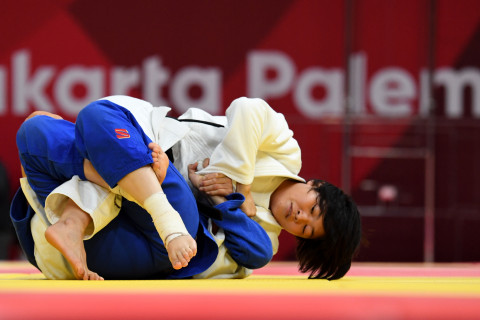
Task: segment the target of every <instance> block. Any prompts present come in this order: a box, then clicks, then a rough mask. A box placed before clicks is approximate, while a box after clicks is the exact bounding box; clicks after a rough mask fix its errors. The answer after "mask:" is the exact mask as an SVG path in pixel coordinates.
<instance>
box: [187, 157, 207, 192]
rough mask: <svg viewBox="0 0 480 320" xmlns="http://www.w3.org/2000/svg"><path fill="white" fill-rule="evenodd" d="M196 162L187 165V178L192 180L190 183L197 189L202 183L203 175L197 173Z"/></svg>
mask: <svg viewBox="0 0 480 320" xmlns="http://www.w3.org/2000/svg"><path fill="white" fill-rule="evenodd" d="M197 167H198V163H197V162H195V163H192V164H189V165H188V179H189V180H190V182H192V185H193V186H194V187H195V188H197V189H199V188H200V185H201V184H202V180H203V176H201V175H199V174H197Z"/></svg>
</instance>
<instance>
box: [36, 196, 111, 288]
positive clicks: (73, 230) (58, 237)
mask: <svg viewBox="0 0 480 320" xmlns="http://www.w3.org/2000/svg"><path fill="white" fill-rule="evenodd" d="M90 222H91V218H90V216H89V215H88V214H87V213H85V212H84V211H82V210H81V209H80V208H79V207H78V206H77V205H76V204H75V202H73V201H72V200H69V202H68V203H67V205H66V206H65V210H64V211H63V214H62V216H61V217H60V220H59V221H58V222H57V223H55V224H53V225H51V226H49V227H48V228H47V230H46V231H45V238H46V239H47V241H48V242H49V243H50V244H51V245H52V246H54V247H55V248H56V249H57V250H58V251H60V252H61V253H62V255H63V256H64V257H65V258H66V259H67V261H68V263H69V264H70V266H71V267H72V270H73V273H74V274H75V277H76V278H77V279H80V280H82V279H83V280H103V278H102V277H100V276H99V275H98V274H97V273H95V272H92V271H90V270H89V269H88V267H87V256H86V253H85V247H84V244H83V237H84V235H85V229H86V228H87V226H88V224H89V223H90Z"/></svg>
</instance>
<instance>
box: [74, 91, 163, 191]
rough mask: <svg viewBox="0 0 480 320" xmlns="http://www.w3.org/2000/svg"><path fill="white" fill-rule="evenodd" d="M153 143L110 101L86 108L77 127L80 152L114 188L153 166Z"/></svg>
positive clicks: (128, 112) (121, 108)
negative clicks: (129, 174)
mask: <svg viewBox="0 0 480 320" xmlns="http://www.w3.org/2000/svg"><path fill="white" fill-rule="evenodd" d="M150 142H151V140H150V138H148V136H147V135H146V134H145V133H144V132H143V129H142V128H141V127H140V125H139V124H138V122H137V121H136V120H135V118H134V116H133V115H132V114H131V112H130V111H128V110H127V109H125V108H123V107H121V106H119V105H116V104H115V103H113V102H111V101H108V100H100V101H95V102H93V103H91V104H89V105H88V106H86V107H85V108H84V109H82V110H81V111H80V113H79V114H78V117H77V122H76V123H75V143H76V146H77V149H78V150H79V152H80V153H81V154H82V155H83V156H84V157H85V158H87V159H89V160H90V161H91V162H92V164H93V166H94V167H95V169H96V170H97V171H98V173H99V174H100V175H101V176H102V178H103V179H104V180H105V181H106V182H107V183H108V185H109V186H110V187H112V188H113V187H115V186H116V184H117V182H118V181H119V180H120V179H122V178H123V177H124V176H125V175H127V174H128V173H130V172H132V171H134V170H136V169H138V168H140V167H143V166H145V165H148V164H151V163H152V162H153V160H152V156H151V150H150V149H149V148H148V144H149V143H150Z"/></svg>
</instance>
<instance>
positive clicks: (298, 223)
mask: <svg viewBox="0 0 480 320" xmlns="http://www.w3.org/2000/svg"><path fill="white" fill-rule="evenodd" d="M312 185H313V184H312V182H311V181H309V182H307V183H298V182H293V181H285V182H284V183H282V185H280V187H279V188H278V189H277V190H275V192H274V193H273V194H272V197H271V198H270V210H271V211H272V213H273V216H274V217H275V219H276V220H277V222H278V223H279V224H280V225H281V226H282V227H283V228H284V229H285V230H286V231H287V232H289V233H291V234H293V235H294V236H297V237H301V238H307V239H314V238H319V237H322V236H324V235H325V230H324V228H323V213H322V212H321V210H320V206H319V204H318V193H317V192H316V191H315V190H313V189H312Z"/></svg>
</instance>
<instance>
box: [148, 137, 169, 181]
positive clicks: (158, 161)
mask: <svg viewBox="0 0 480 320" xmlns="http://www.w3.org/2000/svg"><path fill="white" fill-rule="evenodd" d="M148 148H149V149H150V150H152V159H153V163H152V165H151V166H152V169H153V171H154V172H155V175H156V176H157V179H158V182H160V184H162V182H163V180H165V176H166V175H167V169H168V165H169V160H168V156H167V155H166V153H165V152H163V150H162V148H160V146H159V145H158V144H156V143H155V142H150V143H149V145H148Z"/></svg>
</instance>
